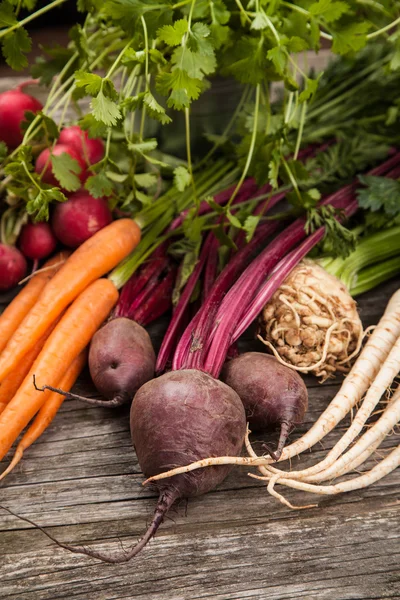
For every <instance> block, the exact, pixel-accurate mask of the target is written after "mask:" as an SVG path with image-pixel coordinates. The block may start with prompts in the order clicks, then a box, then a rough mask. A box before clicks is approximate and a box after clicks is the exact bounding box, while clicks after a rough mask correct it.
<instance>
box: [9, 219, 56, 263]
mask: <svg viewBox="0 0 400 600" xmlns="http://www.w3.org/2000/svg"><path fill="white" fill-rule="evenodd" d="M18 246H19V249H20V250H21V252H22V254H23V255H24V256H26V257H27V258H30V259H31V260H40V259H41V258H46V257H47V256H49V255H50V254H51V253H52V252H53V251H54V250H55V248H56V246H57V239H56V237H55V235H54V233H53V231H52V229H51V227H50V225H49V224H48V223H27V224H26V225H24V226H23V228H22V229H21V233H20V234H19V238H18Z"/></svg>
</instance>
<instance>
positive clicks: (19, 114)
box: [0, 82, 112, 291]
mask: <svg viewBox="0 0 400 600" xmlns="http://www.w3.org/2000/svg"><path fill="white" fill-rule="evenodd" d="M29 83H30V82H27V83H26V84H21V85H20V86H18V87H17V88H16V89H15V90H9V91H7V92H4V93H2V94H0V142H4V143H5V144H6V145H7V148H8V150H9V151H13V150H15V149H18V146H19V145H20V144H21V143H23V137H24V122H25V121H26V119H27V117H28V114H29V113H37V112H38V111H40V110H41V109H42V108H43V107H42V104H41V103H40V102H39V101H38V100H37V99H36V98H34V97H33V96H31V95H29V94H26V93H25V92H24V91H23V88H24V86H25V85H27V84H29ZM33 154H34V155H35V149H33ZM63 154H67V155H69V156H70V157H71V158H72V159H73V160H74V161H76V162H77V163H78V166H79V173H78V177H79V180H80V182H81V184H82V186H83V185H84V183H85V181H86V180H87V178H88V177H89V175H90V168H91V166H92V165H94V164H96V163H98V162H99V161H101V160H102V159H103V157H104V144H103V141H102V140H101V139H99V138H94V139H92V138H89V136H88V133H87V132H86V131H83V130H82V129H81V128H80V127H79V126H78V125H72V126H70V127H65V128H64V129H63V130H62V131H61V133H60V136H59V139H58V140H57V142H56V144H55V145H54V146H53V147H52V148H50V147H48V148H45V149H43V150H42V151H41V152H40V153H39V155H38V156H37V158H36V161H35V171H36V173H37V174H38V175H39V176H40V179H41V181H42V183H44V184H47V185H48V186H51V187H57V188H60V187H61V186H60V183H59V181H58V180H57V178H56V176H55V174H54V172H53V168H52V157H53V156H61V155H63ZM62 191H63V193H64V194H65V195H66V196H67V201H66V202H63V203H57V204H56V206H55V207H54V208H52V210H51V218H50V222H49V223H46V222H34V221H31V220H29V221H28V222H25V224H24V225H22V227H21V228H20V230H19V234H18V239H17V240H16V244H15V247H14V246H13V245H10V244H8V243H5V244H1V256H0V280H1V283H0V286H1V287H0V289H1V291H7V290H9V289H11V288H13V287H14V286H15V285H16V284H17V283H18V281H20V280H21V279H23V277H25V275H26V273H27V270H28V265H27V259H28V260H30V261H33V270H35V269H36V268H37V266H38V261H40V260H42V259H44V258H47V257H48V256H50V255H51V254H52V253H53V252H54V250H55V249H56V247H57V245H58V244H62V245H64V246H68V247H70V248H77V247H78V246H79V245H80V244H82V243H83V242H84V241H85V240H87V239H88V238H89V237H91V236H92V235H93V234H94V233H96V232H97V231H99V229H101V228H102V227H105V226H106V225H108V224H109V223H110V222H111V221H112V214H111V210H110V208H109V206H108V202H107V200H106V199H105V198H94V197H93V196H91V195H90V194H89V192H87V191H86V190H85V189H83V188H82V189H80V190H78V191H77V192H75V193H73V194H68V192H67V191H66V190H62Z"/></svg>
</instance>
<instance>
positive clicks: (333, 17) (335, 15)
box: [308, 0, 350, 23]
mask: <svg viewBox="0 0 400 600" xmlns="http://www.w3.org/2000/svg"><path fill="white" fill-rule="evenodd" d="M308 10H309V11H310V13H311V14H312V15H313V16H314V17H323V18H324V19H325V21H326V22H327V23H333V22H334V21H337V20H338V19H340V17H341V16H342V15H344V14H345V13H347V12H349V10H350V6H349V5H348V4H347V3H346V2H341V1H339V2H332V0H318V1H317V2H314V3H313V4H311V6H310V7H309V9H308Z"/></svg>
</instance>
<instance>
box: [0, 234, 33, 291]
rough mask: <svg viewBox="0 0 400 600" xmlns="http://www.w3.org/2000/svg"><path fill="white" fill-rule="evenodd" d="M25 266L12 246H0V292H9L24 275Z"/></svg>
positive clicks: (22, 259) (21, 257)
mask: <svg viewBox="0 0 400 600" xmlns="http://www.w3.org/2000/svg"><path fill="white" fill-rule="evenodd" d="M26 271H27V264H26V260H25V258H24V256H23V255H22V253H21V252H20V251H19V250H17V248H15V247H14V246H8V245H7V244H0V291H2V292H5V291H7V290H11V289H12V288H13V287H15V286H16V285H17V283H18V282H19V281H21V279H23V278H24V277H25V275H26Z"/></svg>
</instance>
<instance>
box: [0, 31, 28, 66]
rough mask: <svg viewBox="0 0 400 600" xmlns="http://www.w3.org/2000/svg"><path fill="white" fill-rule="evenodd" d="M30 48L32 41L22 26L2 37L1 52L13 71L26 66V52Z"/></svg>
mask: <svg viewBox="0 0 400 600" xmlns="http://www.w3.org/2000/svg"><path fill="white" fill-rule="evenodd" d="M31 48H32V41H31V38H30V37H29V35H28V32H27V31H26V29H24V28H23V27H20V28H19V29H16V30H15V31H12V32H11V33H9V34H7V35H6V36H5V37H4V39H3V54H4V57H5V59H6V62H7V64H8V65H9V66H10V67H11V68H12V69H14V71H21V70H22V69H24V68H25V67H27V66H28V59H27V58H26V54H27V53H28V52H30V50H31Z"/></svg>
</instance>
